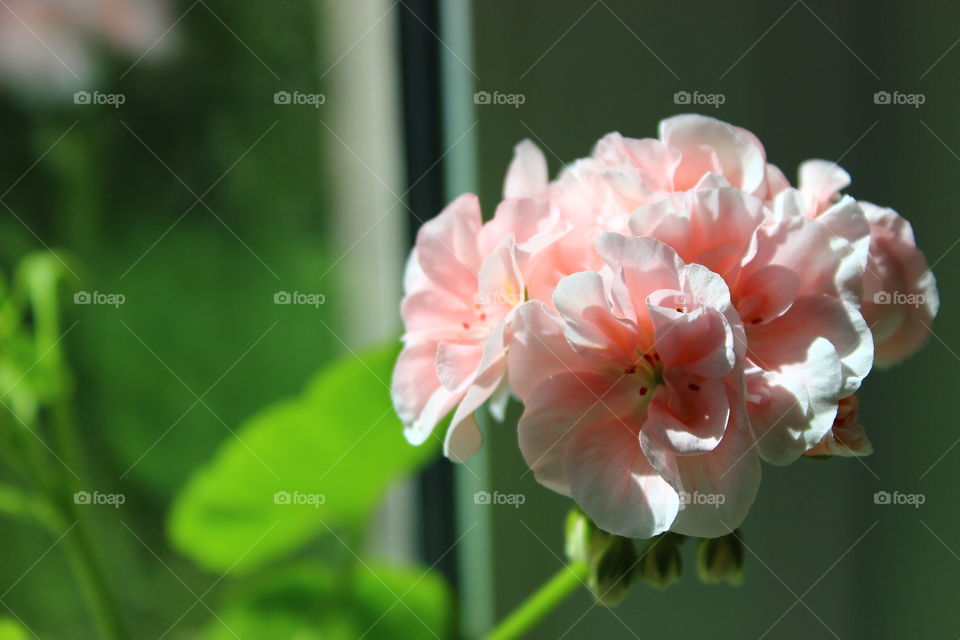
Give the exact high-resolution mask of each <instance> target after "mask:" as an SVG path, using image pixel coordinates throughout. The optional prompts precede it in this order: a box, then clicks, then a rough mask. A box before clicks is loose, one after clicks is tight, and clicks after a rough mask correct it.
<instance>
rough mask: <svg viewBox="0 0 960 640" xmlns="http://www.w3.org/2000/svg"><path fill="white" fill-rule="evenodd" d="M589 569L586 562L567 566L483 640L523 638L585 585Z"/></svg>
mask: <svg viewBox="0 0 960 640" xmlns="http://www.w3.org/2000/svg"><path fill="white" fill-rule="evenodd" d="M589 570H590V568H589V567H588V566H587V564H586V563H584V562H574V563H571V564H569V565H567V566H566V567H564V568H563V569H561V570H560V571H558V572H557V573H556V574H554V576H553V577H552V578H550V580H549V581H547V582H546V583H545V584H544V585H543V586H542V587H540V588H539V589H537V590H536V591H535V592H533V594H531V595H530V597H529V598H527V599H526V601H525V602H524V603H523V604H521V605H520V606H519V607H517V608H516V609H514V611H513V613H511V614H510V615H509V616H507V618H506V619H505V620H504V621H503V622H501V623H500V624H498V625H497V626H496V628H495V629H494V630H493V631H491V632H490V633H489V634H488V635H487V636H486V637H485V638H484V640H514V639H515V638H521V637H523V634H525V633H526V632H527V631H529V630H530V629H531V628H533V626H534V625H536V624H537V623H538V622H540V620H542V619H543V618H544V616H546V615H547V614H548V613H550V612H551V611H553V610H554V609H556V608H557V607H558V606H559V605H560V603H561V602H563V601H564V600H566V599H567V598H568V597H569V596H570V595H571V594H572V593H573V592H574V591H576V590H577V587H580V586H582V585H583V583H584V582H583V581H584V580H585V579H586V577H587V574H588V573H589Z"/></svg>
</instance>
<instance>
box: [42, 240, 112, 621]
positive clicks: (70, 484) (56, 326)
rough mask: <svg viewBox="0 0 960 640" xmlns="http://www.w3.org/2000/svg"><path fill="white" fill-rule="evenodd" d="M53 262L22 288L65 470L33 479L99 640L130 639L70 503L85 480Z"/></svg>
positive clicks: (80, 516)
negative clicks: (55, 522) (50, 382)
mask: <svg viewBox="0 0 960 640" xmlns="http://www.w3.org/2000/svg"><path fill="white" fill-rule="evenodd" d="M52 260H53V259H52V258H51V257H49V256H45V257H44V259H38V260H37V261H36V262H34V263H31V264H30V267H31V268H30V269H28V271H27V273H26V282H27V288H28V291H29V297H30V301H31V307H32V311H33V314H34V323H35V334H36V335H35V343H36V349H37V352H38V353H42V354H45V359H44V360H43V361H42V366H44V367H47V368H48V370H49V371H50V373H51V374H52V377H54V379H56V381H57V383H56V386H55V391H54V393H53V395H52V397H51V398H50V399H49V402H50V404H51V406H50V412H49V416H50V421H51V422H52V431H53V437H54V440H55V441H56V448H57V449H59V451H60V456H61V458H62V462H63V466H64V467H65V468H64V469H60V468H57V469H55V471H57V472H58V473H57V476H55V477H54V478H53V479H52V480H49V481H47V480H46V479H45V478H44V477H43V476H44V474H43V471H42V468H41V469H40V470H38V474H37V475H38V481H39V482H43V483H44V484H46V487H45V488H46V490H47V492H48V493H49V494H50V501H51V502H52V503H53V504H54V505H55V506H56V508H57V512H58V515H59V516H60V518H61V519H62V522H61V530H62V531H65V532H66V534H65V535H64V536H63V545H64V549H65V550H66V552H67V556H68V558H69V561H70V564H71V567H72V568H73V571H74V574H75V575H76V578H77V582H78V584H79V586H80V589H81V591H82V593H83V596H84V598H85V600H86V602H87V605H88V606H89V607H90V610H91V613H92V616H93V618H94V623H95V624H96V626H97V630H98V631H99V637H100V638H102V639H103V640H126V639H127V638H128V637H129V636H128V635H127V633H126V631H125V629H124V627H123V620H122V616H121V615H120V610H119V608H118V607H117V603H116V600H115V599H114V597H113V594H112V593H111V591H110V588H109V585H108V582H107V578H106V574H105V573H104V571H103V568H102V566H101V564H100V561H99V558H98V557H97V553H96V551H95V548H94V544H93V536H92V535H91V529H90V527H89V521H88V519H87V516H86V514H85V513H81V512H80V509H78V508H77V505H76V504H75V503H74V493H75V492H76V491H77V490H78V489H81V488H83V487H81V486H80V476H82V477H85V478H86V477H89V476H88V474H87V473H86V469H85V465H84V460H83V451H82V448H81V446H80V442H79V438H78V435H77V428H76V423H75V420H74V416H73V403H72V384H71V380H70V374H69V370H68V368H67V365H66V361H65V358H64V356H63V352H62V350H61V346H60V344H61V339H62V334H61V327H60V315H59V308H58V306H59V305H58V301H57V297H58V290H57V281H58V272H59V267H58V266H57V265H56V264H54V263H53V261H52ZM71 523H72V524H71ZM67 527H70V529H68V528H67Z"/></svg>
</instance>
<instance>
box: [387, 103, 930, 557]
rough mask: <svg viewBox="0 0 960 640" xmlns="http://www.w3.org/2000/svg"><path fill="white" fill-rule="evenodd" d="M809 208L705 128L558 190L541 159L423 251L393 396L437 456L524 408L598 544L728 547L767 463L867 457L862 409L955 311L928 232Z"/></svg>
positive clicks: (529, 449) (807, 199)
mask: <svg viewBox="0 0 960 640" xmlns="http://www.w3.org/2000/svg"><path fill="white" fill-rule="evenodd" d="M849 183H850V179H849V176H848V175H847V174H846V173H845V172H844V171H843V170H842V169H840V168H839V167H837V166H836V165H835V164H832V163H829V162H825V161H819V160H813V161H810V162H807V163H804V164H803V166H801V168H800V180H799V185H798V186H797V187H793V186H791V185H790V183H789V182H788V180H787V179H786V178H785V177H784V175H783V174H782V173H781V172H780V170H779V169H777V168H776V167H775V166H774V165H772V164H769V163H768V162H767V159H766V154H765V151H764V148H763V146H762V145H761V144H760V141H759V140H758V139H757V138H756V137H755V136H754V135H753V134H752V133H750V132H749V131H746V130H744V129H740V128H738V127H734V126H732V125H729V124H727V123H724V122H721V121H718V120H715V119H713V118H707V117H703V116H698V115H681V116H677V117H674V118H670V119H668V120H665V121H663V122H661V123H660V135H659V138H657V139H640V140H638V139H631V138H625V137H623V136H621V135H619V134H616V133H614V134H609V135H607V136H605V137H604V138H602V139H601V140H600V141H599V142H598V143H597V144H596V147H595V148H594V151H593V153H592V155H591V156H590V157H587V158H583V159H581V160H577V161H576V162H574V163H572V164H571V165H569V166H567V167H565V168H564V169H563V170H562V172H561V173H560V175H559V176H558V177H557V178H556V179H555V180H553V181H550V180H549V177H548V173H547V165H546V160H545V158H544V156H543V154H542V153H541V152H540V150H539V149H538V148H537V147H536V146H535V145H533V144H532V143H530V142H529V141H525V142H522V143H520V144H519V145H518V146H517V148H516V150H515V155H514V159H513V162H512V164H511V166H510V168H509V171H508V173H507V178H506V183H505V187H504V199H503V201H502V202H501V203H500V204H499V206H498V207H497V209H496V212H495V213H494V215H493V217H492V219H490V220H489V221H488V222H486V223H484V222H483V220H482V217H481V212H480V204H479V201H478V199H477V198H476V196H473V195H465V196H461V197H460V198H458V199H457V200H455V201H454V202H453V203H451V204H450V205H449V206H448V207H447V208H446V209H445V210H444V211H443V212H442V213H441V214H440V215H439V216H437V217H436V218H435V219H433V220H431V221H429V222H428V223H427V224H425V225H424V226H423V228H422V229H421V230H420V233H419V235H418V237H417V242H416V247H415V248H414V250H413V252H412V254H411V256H410V260H409V263H408V266H407V270H406V274H405V290H406V296H405V298H404V300H403V304H402V314H403V320H404V323H405V326H406V333H405V334H404V338H403V339H404V343H405V347H404V349H403V352H402V353H401V355H400V358H399V360H398V362H397V365H396V370H395V372H394V379H393V397H394V403H395V405H396V408H397V411H398V413H399V415H400V416H401V418H402V420H403V422H404V424H405V425H406V436H407V438H408V439H409V440H410V441H411V442H412V443H414V444H420V443H422V442H424V441H425V440H426V439H427V438H429V437H431V434H432V432H433V430H434V428H435V427H436V426H437V424H438V423H439V422H440V421H441V420H442V419H443V418H444V417H446V416H447V415H448V414H451V413H452V421H451V423H450V427H449V429H448V431H447V434H446V438H445V442H444V451H445V453H446V455H447V456H448V457H450V458H451V459H453V460H457V461H460V460H464V459H466V458H469V457H470V456H471V455H473V454H474V453H476V451H477V450H478V449H479V447H480V445H481V442H482V437H481V432H480V429H479V428H478V426H477V423H476V421H475V419H474V412H475V411H476V410H477V409H478V408H479V407H481V405H484V404H487V406H488V407H489V409H490V410H491V412H492V413H493V414H494V415H501V414H502V411H503V407H504V405H505V403H506V400H507V399H508V397H509V395H510V394H511V393H512V394H513V395H515V396H516V397H518V398H519V399H520V400H521V401H522V402H523V404H524V413H523V416H522V418H521V420H520V422H519V426H518V429H519V442H520V448H521V450H522V452H523V456H524V458H525V459H526V461H527V463H528V464H529V466H530V468H531V469H532V470H533V472H534V474H535V475H536V478H537V479H538V480H539V481H540V482H541V483H542V484H543V485H545V486H547V487H549V488H551V489H553V490H554V491H557V492H559V493H562V494H564V495H567V496H570V497H571V498H573V499H574V500H575V501H576V502H577V503H578V504H579V506H580V507H581V509H582V510H583V511H584V512H585V513H586V514H587V515H589V516H590V517H591V518H592V519H593V520H594V521H595V522H596V523H597V525H598V526H599V527H601V528H603V529H605V530H607V531H609V532H611V533H615V534H618V535H622V536H629V537H637V538H648V537H651V536H654V535H657V534H659V533H662V532H664V531H668V530H671V531H675V532H678V533H682V534H687V535H694V536H700V537H715V536H720V535H724V534H726V533H729V532H730V531H732V530H733V529H735V528H736V527H737V526H739V525H740V523H741V522H742V521H743V519H744V517H745V516H746V514H747V511H748V510H749V508H750V505H751V503H752V502H753V500H754V497H755V496H756V493H757V488H758V486H759V482H760V460H761V459H763V460H765V461H767V462H769V463H772V464H778V465H784V464H788V463H790V462H793V461H794V460H796V459H798V458H799V457H800V456H802V455H804V454H809V455H841V456H858V455H865V454H868V453H870V452H871V446H870V442H869V440H868V439H867V437H866V434H865V433H864V431H863V429H862V427H860V426H859V424H858V422H857V400H856V397H855V396H854V393H855V392H856V391H857V389H858V388H859V387H860V384H861V382H862V381H863V379H864V377H865V376H866V375H867V373H868V372H869V371H870V369H871V367H872V365H873V364H874V362H875V361H876V362H877V363H878V364H880V365H889V364H893V363H895V362H897V361H899V360H901V359H903V358H905V357H907V356H909V355H910V354H912V353H913V352H915V351H916V350H917V349H918V348H919V347H920V345H921V344H922V343H923V341H924V339H925V337H926V334H927V325H928V323H929V322H930V321H931V320H932V318H933V316H934V315H935V314H936V312H937V306H938V299H937V289H936V284H935V281H934V278H933V274H932V273H931V272H930V270H929V269H928V268H927V263H926V260H925V259H924V257H923V254H922V253H921V252H920V251H919V250H918V249H917V247H916V244H915V242H914V237H913V232H912V230H911V227H910V224H909V223H908V222H906V220H904V219H903V218H901V217H900V216H899V215H898V214H897V213H896V212H895V211H893V210H892V209H883V208H880V207H877V206H875V205H872V204H869V203H866V202H858V201H857V200H854V199H853V198H852V197H850V196H847V195H841V194H840V192H841V190H843V189H844V188H845V187H847V186H848V185H849Z"/></svg>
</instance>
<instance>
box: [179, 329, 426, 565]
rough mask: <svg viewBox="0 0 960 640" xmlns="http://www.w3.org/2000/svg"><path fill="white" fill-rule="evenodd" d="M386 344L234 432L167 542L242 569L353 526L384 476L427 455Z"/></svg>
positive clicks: (182, 498) (182, 508)
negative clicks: (393, 380)
mask: <svg viewBox="0 0 960 640" xmlns="http://www.w3.org/2000/svg"><path fill="white" fill-rule="evenodd" d="M396 355H397V348H396V347H395V346H393V345H391V346H389V347H387V348H381V349H377V350H374V351H371V352H369V353H367V354H365V355H363V356H361V357H359V358H357V357H354V356H353V355H348V356H345V357H343V358H341V359H339V360H337V361H335V362H334V363H333V364H331V365H330V366H328V367H327V368H325V369H324V370H323V371H321V373H320V374H319V375H318V376H317V377H316V378H315V379H314V381H313V382H311V383H310V384H309V385H308V387H307V389H306V390H305V391H304V393H303V394H302V395H301V396H300V397H298V398H295V399H293V400H287V401H285V402H281V403H279V404H277V405H274V406H272V407H269V408H267V409H266V410H264V411H262V412H261V413H259V414H258V415H256V416H254V417H253V418H252V419H251V420H249V421H248V422H247V423H246V424H244V425H243V426H242V427H241V428H240V429H238V430H237V431H236V436H237V437H235V438H229V439H228V440H227V441H226V442H225V443H224V444H223V445H222V446H221V448H220V449H219V450H218V452H217V453H216V455H215V456H214V458H213V460H212V461H211V462H210V463H209V464H207V465H206V466H205V467H203V468H201V469H200V470H199V471H198V472H197V473H196V474H195V475H194V476H193V478H192V479H191V480H190V481H189V483H188V484H187V486H186V487H185V488H184V490H183V491H182V493H181V494H180V495H179V497H178V498H177V500H176V501H175V503H174V506H173V510H172V512H171V515H170V518H169V521H168V530H169V533H170V536H171V538H172V540H173V543H174V545H175V546H176V547H177V548H179V549H180V550H181V551H182V552H184V553H185V554H187V555H189V556H190V557H191V558H193V559H194V560H195V561H196V562H197V563H198V564H200V565H201V566H203V567H205V568H207V569H210V570H214V571H225V570H227V569H230V570H231V571H233V572H243V571H246V570H250V569H253V568H255V567H258V566H261V565H263V564H264V563H266V562H268V561H270V560H273V559H276V558H278V557H281V556H283V555H285V554H287V553H290V552H292V551H293V550H295V549H297V548H298V547H300V546H302V545H303V544H304V543H306V542H307V541H309V540H310V539H312V538H314V537H316V536H317V535H321V534H323V535H326V534H328V533H329V531H330V530H333V529H336V528H350V529H352V530H353V531H356V532H359V531H361V530H362V528H363V526H364V525H365V524H366V523H367V520H368V518H369V516H370V514H371V512H372V510H373V508H374V507H375V506H376V504H377V502H378V501H379V499H380V498H381V496H382V494H383V492H384V489H385V488H386V487H387V485H388V484H389V483H390V481H391V480H393V479H395V478H397V477H399V476H402V475H404V474H408V473H410V472H412V471H414V470H415V469H416V468H417V467H418V466H420V465H421V464H422V463H423V462H425V461H426V460H427V459H428V458H429V457H431V456H432V455H433V454H434V453H435V451H436V447H435V444H436V443H437V442H438V440H436V439H434V440H433V441H432V443H433V444H432V445H425V446H423V447H413V446H411V445H409V444H408V443H407V442H406V440H405V439H404V437H403V434H402V431H403V430H402V426H401V424H400V421H399V420H398V418H397V417H396V415H395V413H394V411H393V406H392V403H391V401H390V396H389V391H388V388H387V387H386V385H387V384H388V381H389V380H390V374H391V370H392V368H393V364H394V362H395V361H396Z"/></svg>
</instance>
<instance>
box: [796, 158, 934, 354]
mask: <svg viewBox="0 0 960 640" xmlns="http://www.w3.org/2000/svg"><path fill="white" fill-rule="evenodd" d="M849 184H850V176H849V175H848V174H847V172H846V171H844V170H843V169H841V168H839V167H837V166H836V165H835V164H833V163H830V162H827V161H825V160H810V161H808V162H805V163H803V165H801V167H800V190H801V192H802V193H803V195H804V199H805V204H806V206H807V215H810V216H812V217H817V216H820V215H821V214H822V213H823V212H824V211H825V210H828V207H829V206H830V205H831V204H832V203H833V202H836V201H837V200H839V199H840V195H839V192H840V191H841V190H842V189H844V188H845V187H847V186H848V185H849ZM860 206H861V207H862V209H863V212H864V214H865V215H866V218H867V221H868V223H869V225H870V238H869V257H868V261H867V263H866V265H865V273H864V276H863V297H862V300H861V305H862V311H863V315H864V317H865V318H866V320H867V323H868V324H869V325H870V329H871V330H872V332H873V337H874V343H875V349H876V356H875V357H876V362H877V364H878V365H880V366H884V367H888V366H891V365H893V364H896V363H897V362H900V361H902V360H904V359H906V358H908V357H909V356H911V355H913V354H914V353H916V352H917V351H918V350H919V349H920V347H921V346H923V344H924V343H925V342H926V340H927V338H929V336H930V330H929V326H930V324H931V323H932V322H933V318H934V317H935V316H936V315H937V311H938V310H939V308H940V296H939V293H938V291H937V281H936V278H934V275H933V272H932V271H931V270H930V269H929V267H928V266H927V260H926V258H925V257H924V255H923V252H922V251H920V249H918V248H917V244H916V240H915V239H914V235H913V228H912V227H911V225H910V223H909V222H908V221H907V220H905V219H904V218H903V217H902V216H900V214H898V213H897V212H896V211H894V210H893V209H888V208H882V207H878V206H876V205H874V204H871V203H869V202H860Z"/></svg>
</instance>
